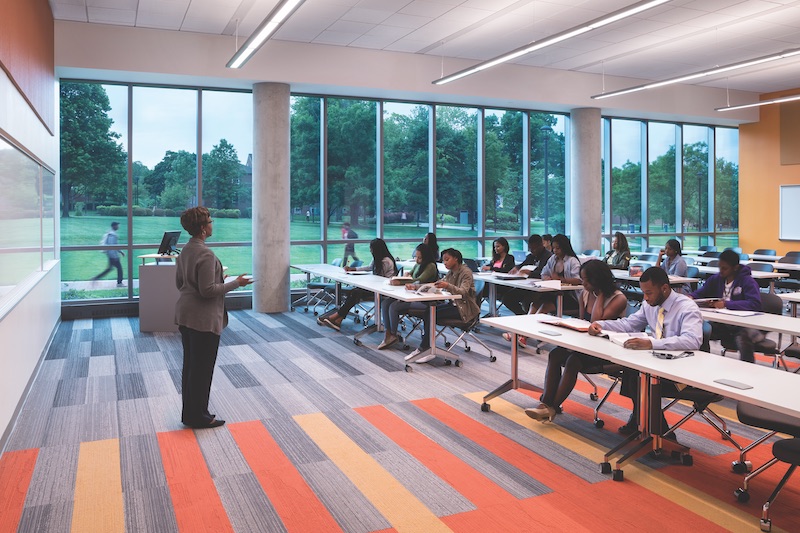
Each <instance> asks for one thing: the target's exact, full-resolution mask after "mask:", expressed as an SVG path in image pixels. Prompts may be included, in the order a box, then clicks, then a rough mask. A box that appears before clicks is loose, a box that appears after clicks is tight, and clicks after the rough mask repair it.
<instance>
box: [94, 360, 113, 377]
mask: <svg viewBox="0 0 800 533" xmlns="http://www.w3.org/2000/svg"><path fill="white" fill-rule="evenodd" d="M116 373H117V363H116V361H115V360H114V356H112V355H105V356H102V355H98V356H97V357H92V358H90V359H89V376H92V377H97V376H114V375H116Z"/></svg>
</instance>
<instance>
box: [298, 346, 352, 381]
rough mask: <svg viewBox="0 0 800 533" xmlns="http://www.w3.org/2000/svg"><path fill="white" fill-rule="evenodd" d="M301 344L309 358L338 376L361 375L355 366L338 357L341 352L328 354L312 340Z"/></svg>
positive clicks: (335, 351)
mask: <svg viewBox="0 0 800 533" xmlns="http://www.w3.org/2000/svg"><path fill="white" fill-rule="evenodd" d="M301 342H302V347H303V350H305V351H306V352H307V353H308V354H309V356H310V357H312V358H314V359H315V360H316V361H317V363H319V364H320V365H322V366H325V367H327V368H329V369H330V370H331V371H332V372H333V373H335V374H337V375H339V376H358V375H361V374H362V373H363V372H361V371H360V370H358V368H357V367H356V366H354V365H352V364H350V363H348V362H345V360H344V359H343V358H341V357H339V355H340V354H341V351H339V350H334V351H332V352H329V351H327V350H325V349H324V348H321V347H320V345H319V344H316V343H314V342H312V340H306V339H303V340H302V341H301Z"/></svg>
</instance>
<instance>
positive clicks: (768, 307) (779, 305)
mask: <svg viewBox="0 0 800 533" xmlns="http://www.w3.org/2000/svg"><path fill="white" fill-rule="evenodd" d="M761 310H762V311H763V312H765V313H769V314H771V315H782V314H783V300H781V297H780V296H778V295H777V294H773V293H771V292H762V293H761Z"/></svg>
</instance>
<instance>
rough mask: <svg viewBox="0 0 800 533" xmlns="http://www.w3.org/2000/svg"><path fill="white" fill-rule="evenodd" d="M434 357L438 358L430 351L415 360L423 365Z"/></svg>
mask: <svg viewBox="0 0 800 533" xmlns="http://www.w3.org/2000/svg"><path fill="white" fill-rule="evenodd" d="M434 359H436V356H435V355H433V354H432V353H429V354H428V355H426V356H425V357H420V358H419V359H417V360H416V361H414V362H415V363H417V364H418V365H421V364H422V363H427V362H428V361H433V360H434Z"/></svg>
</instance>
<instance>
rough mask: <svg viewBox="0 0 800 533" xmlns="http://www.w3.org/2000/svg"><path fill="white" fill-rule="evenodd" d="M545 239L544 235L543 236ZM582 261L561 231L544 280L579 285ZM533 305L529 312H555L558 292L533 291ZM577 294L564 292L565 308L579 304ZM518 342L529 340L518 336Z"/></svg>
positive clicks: (526, 342)
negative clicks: (556, 280) (555, 280)
mask: <svg viewBox="0 0 800 533" xmlns="http://www.w3.org/2000/svg"><path fill="white" fill-rule="evenodd" d="M542 239H543V240H544V237H543V238H542ZM580 270H581V262H580V260H579V259H578V256H577V255H576V254H575V250H573V249H572V243H570V242H569V239H568V238H567V236H566V235H562V234H561V233H559V234H558V235H556V236H555V237H553V255H551V256H550V258H549V259H548V260H547V264H546V265H545V266H544V268H543V269H542V279H543V280H554V279H558V280H561V282H562V283H569V284H571V285H579V284H580V283H581V278H580ZM531 293H532V294H531V305H530V308H529V309H528V313H530V314H536V313H553V312H555V310H556V307H557V306H556V304H557V301H558V293H557V292H555V291H552V292H534V291H531ZM577 303H578V302H577V296H576V295H575V292H574V291H570V292H567V293H566V294H564V306H565V309H571V308H573V307H575V306H576V305H577ZM503 338H504V339H506V340H507V341H510V340H511V335H509V334H508V333H504V334H503ZM517 342H518V343H519V344H520V346H527V344H528V340H527V339H526V338H525V337H522V336H519V337H517Z"/></svg>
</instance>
